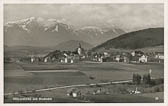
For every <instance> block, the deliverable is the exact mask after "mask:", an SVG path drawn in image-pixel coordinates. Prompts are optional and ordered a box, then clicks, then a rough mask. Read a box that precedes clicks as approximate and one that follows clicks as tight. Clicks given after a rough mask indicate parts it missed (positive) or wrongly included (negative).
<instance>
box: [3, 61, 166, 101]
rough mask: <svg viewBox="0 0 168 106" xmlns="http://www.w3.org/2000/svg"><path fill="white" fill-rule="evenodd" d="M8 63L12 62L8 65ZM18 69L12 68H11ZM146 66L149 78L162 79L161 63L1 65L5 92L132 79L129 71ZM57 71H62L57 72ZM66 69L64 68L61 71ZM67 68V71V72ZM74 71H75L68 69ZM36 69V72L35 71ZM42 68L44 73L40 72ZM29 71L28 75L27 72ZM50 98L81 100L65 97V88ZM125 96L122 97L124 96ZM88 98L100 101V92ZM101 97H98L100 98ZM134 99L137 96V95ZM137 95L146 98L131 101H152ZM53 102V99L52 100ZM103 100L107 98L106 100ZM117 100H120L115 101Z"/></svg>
mask: <svg viewBox="0 0 168 106" xmlns="http://www.w3.org/2000/svg"><path fill="white" fill-rule="evenodd" d="M9 64H12V65H9ZM12 69H14V70H17V69H18V70H20V71H14V70H12ZM149 69H152V74H151V75H152V77H153V78H163V77H164V66H163V64H154V63H151V64H126V63H111V62H110V63H89V62H82V63H74V64H54V63H53V64H25V63H21V64H19V65H16V64H13V63H7V64H6V65H5V75H6V76H5V79H4V80H5V93H11V92H16V91H25V90H33V89H41V88H49V87H56V86H65V85H76V84H89V83H98V82H107V81H115V80H128V79H132V75H133V73H139V74H141V75H143V74H145V73H148V72H149ZM61 70H63V71H62V72H61ZM65 70H67V71H65ZM68 70H71V71H68ZM72 70H77V71H72ZM21 71H22V73H23V72H26V75H27V76H25V74H24V75H22V74H20V73H21ZM38 71H39V72H38ZM42 71H45V72H42ZM46 71H48V72H46ZM10 73H15V75H14V76H11V74H10ZM30 74H31V75H30ZM54 92H57V93H54V94H52V93H51V94H50V96H51V95H53V97H58V98H57V99H56V100H60V101H59V102H61V101H65V102H85V101H79V100H77V101H76V100H72V99H71V98H69V97H67V96H66V93H65V92H66V90H65V89H64V90H58V91H57V90H55V91H54ZM44 94H45V96H47V95H49V92H47V93H46V92H45V93H44ZM114 97H117V98H118V99H119V98H120V97H121V95H120V96H116V95H113V96H109V97H108V98H111V99H112V100H114V101H111V100H110V101H109V102H117V101H118V99H113V98H114ZM125 97H126V96H125ZM88 98H89V100H92V102H98V101H100V102H104V100H103V98H105V97H104V96H103V95H102V96H100V97H99V99H98V98H97V96H94V97H93V96H89V97H88ZM100 98H102V100H100ZM131 98H132V97H128V99H126V100H123V101H122V102H126V101H127V102H133V101H134V100H135V99H133V98H132V99H131ZM136 98H139V96H138V97H137V96H136ZM140 98H148V99H144V100H146V101H139V100H138V99H137V100H135V102H153V99H152V98H151V97H147V96H145V95H142V96H141V97H140ZM55 102H56V101H55ZM106 102H107V101H106ZM118 102H120V101H118Z"/></svg>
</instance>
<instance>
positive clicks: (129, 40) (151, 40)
mask: <svg viewBox="0 0 168 106" xmlns="http://www.w3.org/2000/svg"><path fill="white" fill-rule="evenodd" d="M159 45H164V29H163V28H149V29H144V30H139V31H135V32H130V33H126V34H123V35H121V36H119V37H116V38H114V39H110V40H108V41H106V42H104V43H102V44H101V45H98V46H96V47H95V48H93V49H92V50H93V51H100V50H109V49H113V48H115V49H140V48H146V47H154V46H159Z"/></svg>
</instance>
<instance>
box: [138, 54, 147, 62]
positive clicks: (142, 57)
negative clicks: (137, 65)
mask: <svg viewBox="0 0 168 106" xmlns="http://www.w3.org/2000/svg"><path fill="white" fill-rule="evenodd" d="M139 62H142V63H147V62H148V56H145V55H142V56H141V57H140V58H139Z"/></svg>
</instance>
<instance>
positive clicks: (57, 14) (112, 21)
mask: <svg viewBox="0 0 168 106" xmlns="http://www.w3.org/2000/svg"><path fill="white" fill-rule="evenodd" d="M163 8H164V6H163V4H53V5H50V4H49V5H43V4H34V5H27V4H25V5H23V4H9V5H5V8H4V16H5V21H10V20H18V19H22V18H27V17H31V16H35V17H44V18H56V19H60V20H61V19H64V20H66V22H67V23H68V24H71V25H73V26H76V27H83V26H94V25H96V26H99V27H112V26H117V27H120V28H123V29H125V30H128V31H130V30H135V29H141V28H148V27H161V26H163V25H164V19H163V18H164V9H163Z"/></svg>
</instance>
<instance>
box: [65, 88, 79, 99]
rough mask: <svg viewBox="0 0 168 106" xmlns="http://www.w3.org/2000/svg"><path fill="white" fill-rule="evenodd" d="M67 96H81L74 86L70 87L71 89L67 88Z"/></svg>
mask: <svg viewBox="0 0 168 106" xmlns="http://www.w3.org/2000/svg"><path fill="white" fill-rule="evenodd" d="M67 96H71V97H73V98H77V97H79V96H81V92H80V90H78V89H76V88H71V89H68V91H67Z"/></svg>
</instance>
